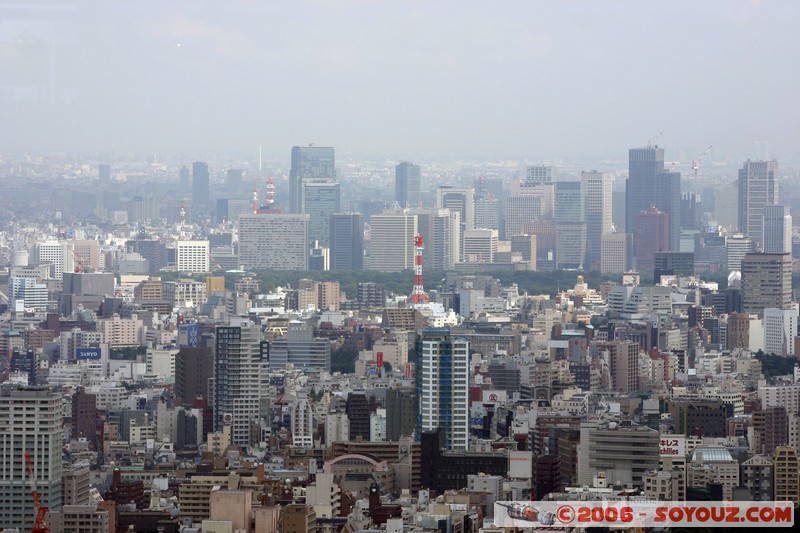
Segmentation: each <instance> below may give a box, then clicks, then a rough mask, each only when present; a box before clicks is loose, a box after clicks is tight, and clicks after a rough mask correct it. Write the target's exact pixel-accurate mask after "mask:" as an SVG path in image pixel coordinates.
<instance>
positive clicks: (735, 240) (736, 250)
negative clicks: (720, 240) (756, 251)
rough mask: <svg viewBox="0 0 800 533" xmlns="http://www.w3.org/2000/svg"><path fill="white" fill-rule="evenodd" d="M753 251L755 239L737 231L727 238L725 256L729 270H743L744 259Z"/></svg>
mask: <svg viewBox="0 0 800 533" xmlns="http://www.w3.org/2000/svg"><path fill="white" fill-rule="evenodd" d="M752 251H753V239H751V238H750V237H745V236H744V235H743V234H741V233H737V234H735V235H732V236H730V237H728V238H727V239H725V256H726V264H727V267H728V272H734V271H740V270H742V259H744V256H745V255H747V254H749V253H751V252H752Z"/></svg>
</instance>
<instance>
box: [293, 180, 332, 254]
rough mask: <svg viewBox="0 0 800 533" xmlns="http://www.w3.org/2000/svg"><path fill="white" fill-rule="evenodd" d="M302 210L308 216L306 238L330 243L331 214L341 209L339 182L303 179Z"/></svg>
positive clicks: (325, 243) (326, 244) (327, 244)
mask: <svg viewBox="0 0 800 533" xmlns="http://www.w3.org/2000/svg"><path fill="white" fill-rule="evenodd" d="M301 186H302V190H303V206H302V212H303V213H305V214H307V215H308V216H309V222H308V239H309V241H311V242H313V241H319V243H320V244H321V245H322V246H329V245H330V236H331V235H330V233H331V230H330V220H331V215H333V214H334V213H338V212H339V211H341V200H340V198H341V188H340V187H339V183H338V182H336V181H332V180H325V179H312V178H308V179H304V180H303V183H302V185H301Z"/></svg>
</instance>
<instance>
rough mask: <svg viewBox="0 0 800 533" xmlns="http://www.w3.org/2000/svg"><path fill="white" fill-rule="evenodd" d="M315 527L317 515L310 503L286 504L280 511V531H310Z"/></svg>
mask: <svg viewBox="0 0 800 533" xmlns="http://www.w3.org/2000/svg"><path fill="white" fill-rule="evenodd" d="M316 527H317V515H316V514H315V513H314V508H313V507H311V506H310V505H304V504H296V503H295V504H291V505H287V506H286V507H284V509H283V513H281V531H291V532H292V533H312V532H313V531H314V529H315V528H316Z"/></svg>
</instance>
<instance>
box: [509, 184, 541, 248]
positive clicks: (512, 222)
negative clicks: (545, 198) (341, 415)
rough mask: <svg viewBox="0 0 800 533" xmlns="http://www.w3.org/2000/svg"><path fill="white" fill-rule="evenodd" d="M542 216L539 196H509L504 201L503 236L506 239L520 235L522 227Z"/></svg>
mask: <svg viewBox="0 0 800 533" xmlns="http://www.w3.org/2000/svg"><path fill="white" fill-rule="evenodd" d="M542 215H543V206H542V198H541V196H537V195H532V194H526V195H516V196H509V197H508V198H507V199H506V212H505V234H506V239H508V238H509V237H510V236H511V235H520V234H522V233H524V232H525V230H524V228H523V226H526V225H527V224H530V223H531V222H533V221H534V220H539V219H540V218H541V217H542Z"/></svg>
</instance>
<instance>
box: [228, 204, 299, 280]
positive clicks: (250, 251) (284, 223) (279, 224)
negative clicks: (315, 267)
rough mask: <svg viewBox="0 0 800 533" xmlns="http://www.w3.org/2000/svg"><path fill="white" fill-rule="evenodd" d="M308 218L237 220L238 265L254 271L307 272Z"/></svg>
mask: <svg viewBox="0 0 800 533" xmlns="http://www.w3.org/2000/svg"><path fill="white" fill-rule="evenodd" d="M308 226H309V215H283V214H255V215H253V214H248V215H242V216H240V217H239V262H240V263H241V265H242V267H244V268H251V269H256V270H264V269H275V270H308Z"/></svg>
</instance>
